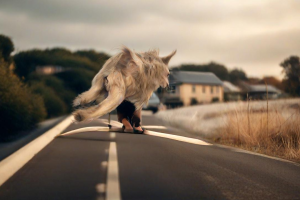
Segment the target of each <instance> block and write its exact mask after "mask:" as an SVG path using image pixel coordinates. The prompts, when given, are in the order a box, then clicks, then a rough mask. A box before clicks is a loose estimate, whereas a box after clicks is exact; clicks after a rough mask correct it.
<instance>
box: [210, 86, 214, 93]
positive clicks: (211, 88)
mask: <svg viewBox="0 0 300 200" xmlns="http://www.w3.org/2000/svg"><path fill="white" fill-rule="evenodd" d="M210 92H211V93H212V94H213V93H214V86H211V87H210Z"/></svg>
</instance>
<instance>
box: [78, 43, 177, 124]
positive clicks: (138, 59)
mask: <svg viewBox="0 0 300 200" xmlns="http://www.w3.org/2000/svg"><path fill="white" fill-rule="evenodd" d="M175 53H176V50H175V51H173V52H172V53H171V54H170V55H168V56H165V57H159V51H158V50H151V51H148V52H143V53H136V52H134V51H132V50H130V49H129V48H127V47H123V48H122V50H121V52H120V53H119V54H117V55H115V56H113V57H111V58H110V59H108V60H107V61H106V63H105V64H104V65H103V67H102V69H101V70H100V71H99V72H98V74H97V75H96V76H95V77H94V79H93V81H92V86H91V88H90V89H89V90H88V91H86V92H83V93H82V94H80V95H78V96H77V97H76V99H75V100H74V102H73V106H74V107H81V109H78V110H76V111H75V112H73V115H74V118H75V120H76V121H77V122H80V121H85V120H90V119H95V118H98V117H101V116H103V115H105V114H107V113H109V112H111V111H112V110H114V109H115V108H116V107H117V106H118V105H120V104H121V103H122V102H123V101H124V100H126V101H129V102H131V103H133V104H134V106H135V108H136V110H141V109H142V107H143V105H144V104H147V103H148V100H149V98H150V96H151V94H152V93H153V91H155V90H156V89H157V88H158V87H159V86H161V87H163V88H165V87H167V86H168V85H169V80H168V76H169V74H170V72H169V68H168V63H169V61H170V59H171V58H172V57H173V56H174V55H175ZM92 102H94V104H96V105H93V106H91V104H92ZM86 105H90V106H88V107H86Z"/></svg>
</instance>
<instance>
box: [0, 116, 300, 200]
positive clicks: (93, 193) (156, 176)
mask: <svg viewBox="0 0 300 200" xmlns="http://www.w3.org/2000/svg"><path fill="white" fill-rule="evenodd" d="M103 119H105V117H104V118H103ZM112 120H116V116H113V117H112ZM113 124H114V125H118V124H117V123H116V122H115V121H114V122H113ZM143 125H144V126H145V127H148V130H149V134H143V135H141V134H131V133H120V132H107V131H95V130H94V131H89V130H91V129H89V128H88V127H105V126H106V121H105V120H96V121H93V122H91V123H88V124H87V123H85V124H71V125H70V126H69V127H68V128H67V129H66V130H64V133H67V132H69V131H72V130H78V129H79V128H84V129H83V130H82V131H81V132H78V133H74V134H69V135H68V134H67V135H62V136H59V137H57V138H55V139H54V140H53V141H52V142H51V143H50V144H48V145H47V146H46V147H45V148H44V149H42V150H41V151H40V152H39V153H37V154H36V156H35V157H33V158H32V159H31V160H30V161H29V162H28V163H27V164H26V165H25V166H24V167H22V168H21V169H20V170H19V171H18V172H17V173H15V174H14V175H13V176H12V177H11V178H10V179H9V180H8V181H7V182H5V183H4V184H3V185H2V186H1V187H0V199H1V200H2V199H3V200H13V199H14V200H16V199H18V200H19V199H20V200H27V199H30V200H31V199H34V200H39V199H41V200H47V199H51V200H52V199H55V200H59V199H63V200H65V199H79V200H85V199H97V200H100V199H162V200H166V199H172V200H175V199H184V200H185V199H189V200H191V199H263V200H266V199H272V200H273V199H300V167H299V165H297V164H295V163H292V162H287V161H282V160H277V159H274V158H269V157H266V156H261V155H255V154H252V153H249V152H246V151H242V150H238V149H235V148H229V147H224V146H219V145H216V144H211V143H209V142H208V143H206V142H205V141H204V142H202V141H200V140H195V139H189V138H190V137H193V136H191V135H189V134H188V133H185V132H183V131H180V130H177V129H175V128H171V127H165V126H163V124H162V123H161V122H160V121H159V120H157V119H156V118H155V117H154V116H152V115H146V116H143ZM100 129H101V128H99V130H100ZM160 133H166V134H165V135H164V134H161V135H160ZM166 135H167V136H166ZM173 135H182V136H188V138H182V137H173ZM165 136H166V137H169V136H170V138H164V137H165ZM179 140H182V141H179Z"/></svg>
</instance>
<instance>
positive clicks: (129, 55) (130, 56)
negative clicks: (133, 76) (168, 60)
mask: <svg viewBox="0 0 300 200" xmlns="http://www.w3.org/2000/svg"><path fill="white" fill-rule="evenodd" d="M122 51H123V56H124V58H125V59H126V60H127V61H132V62H134V63H135V64H136V65H137V66H141V65H142V64H143V63H142V61H141V59H140V58H139V57H138V56H137V55H136V54H135V53H134V52H133V51H132V50H131V49H129V48H128V47H126V46H123V47H122Z"/></svg>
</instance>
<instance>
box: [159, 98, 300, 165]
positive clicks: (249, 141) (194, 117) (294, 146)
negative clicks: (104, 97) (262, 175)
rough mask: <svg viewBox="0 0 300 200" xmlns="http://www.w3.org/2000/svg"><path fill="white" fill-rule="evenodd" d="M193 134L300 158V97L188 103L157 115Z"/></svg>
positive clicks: (291, 158) (248, 148)
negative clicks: (193, 104) (189, 104)
mask: <svg viewBox="0 0 300 200" xmlns="http://www.w3.org/2000/svg"><path fill="white" fill-rule="evenodd" d="M155 116H156V117H157V118H159V119H160V120H161V121H163V122H165V123H166V124H168V125H171V126H173V127H177V128H180V129H183V130H185V131H187V132H189V133H191V134H194V135H197V136H200V137H203V138H206V139H210V140H214V141H216V142H220V143H223V144H227V145H232V146H236V147H239V148H244V149H247V150H251V151H255V152H259V153H263V154H268V155H272V156H277V157H282V158H285V159H289V160H294V161H297V162H300V150H299V149H300V99H299V98H297V99H281V100H272V101H249V102H230V103H217V104H207V105H198V106H191V107H184V108H179V109H174V110H167V111H162V112H159V113H157V114H156V115H155Z"/></svg>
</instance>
